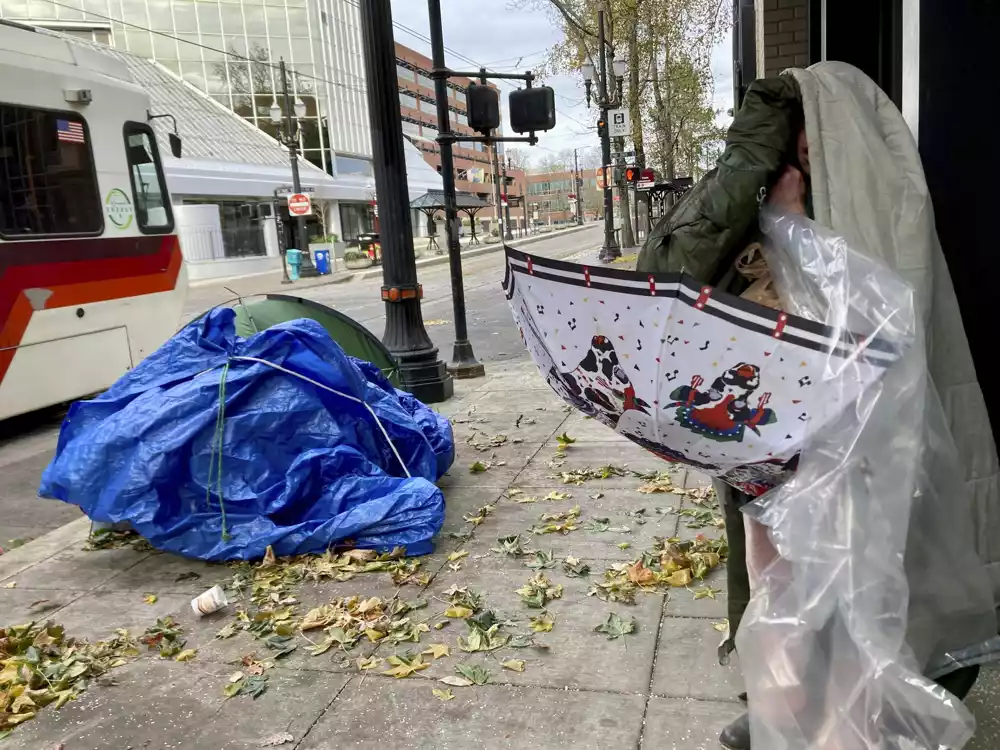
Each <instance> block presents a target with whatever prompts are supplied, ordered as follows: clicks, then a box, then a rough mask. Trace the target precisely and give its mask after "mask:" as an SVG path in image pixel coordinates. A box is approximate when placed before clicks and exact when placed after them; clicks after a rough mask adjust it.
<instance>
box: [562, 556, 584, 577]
mask: <svg viewBox="0 0 1000 750" xmlns="http://www.w3.org/2000/svg"><path fill="white" fill-rule="evenodd" d="M563 573H565V574H566V575H568V576H569V577H570V578H582V577H583V576H588V575H590V566H589V565H587V564H586V563H583V562H580V559H579V558H577V557H572V556H571V557H567V558H566V559H565V560H563Z"/></svg>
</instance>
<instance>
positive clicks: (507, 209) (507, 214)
mask: <svg viewBox="0 0 1000 750" xmlns="http://www.w3.org/2000/svg"><path fill="white" fill-rule="evenodd" d="M507 161H508V159H504V160H503V162H502V164H501V166H502V168H503V194H504V195H505V196H507V200H505V201H504V207H503V213H504V221H503V224H504V233H503V238H504V240H507V241H508V242H509V241H510V240H513V239H514V233H513V232H511V231H510V192H509V191H508V190H507Z"/></svg>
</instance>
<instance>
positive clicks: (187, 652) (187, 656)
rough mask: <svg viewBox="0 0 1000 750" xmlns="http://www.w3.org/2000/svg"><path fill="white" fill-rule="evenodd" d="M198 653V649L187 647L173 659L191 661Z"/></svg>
mask: <svg viewBox="0 0 1000 750" xmlns="http://www.w3.org/2000/svg"><path fill="white" fill-rule="evenodd" d="M197 655H198V649H196V648H187V649H184V650H183V651H181V652H180V653H179V654H177V656H175V657H174V661H191V660H192V659H193V658H194V657H196V656H197Z"/></svg>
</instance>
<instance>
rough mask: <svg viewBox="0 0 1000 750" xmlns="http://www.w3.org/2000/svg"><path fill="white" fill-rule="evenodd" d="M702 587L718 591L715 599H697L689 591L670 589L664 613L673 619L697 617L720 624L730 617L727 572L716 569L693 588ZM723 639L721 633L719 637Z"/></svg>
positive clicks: (722, 569) (723, 569)
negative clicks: (709, 587)
mask: <svg viewBox="0 0 1000 750" xmlns="http://www.w3.org/2000/svg"><path fill="white" fill-rule="evenodd" d="M701 586H711V587H712V588H713V589H718V592H717V593H716V594H715V598H714V599H711V598H709V597H705V598H702V599H695V598H694V594H693V593H692V592H691V591H690V590H688V589H670V599H669V600H668V601H667V606H666V607H665V608H664V610H663V611H664V613H665V614H666V615H669V616H672V617H696V618H709V619H711V620H713V621H716V622H719V621H722V620H723V619H725V618H726V617H727V616H728V610H727V606H728V601H729V600H728V597H727V595H726V590H725V589H726V570H725V568H724V567H722V568H716V569H715V570H713V571H712V572H711V573H709V574H708V575H707V576H705V580H704V581H699V582H696V583H695V584H693V585H692V588H699V587H701ZM718 637H719V638H721V637H722V636H721V633H720V634H719V636H718Z"/></svg>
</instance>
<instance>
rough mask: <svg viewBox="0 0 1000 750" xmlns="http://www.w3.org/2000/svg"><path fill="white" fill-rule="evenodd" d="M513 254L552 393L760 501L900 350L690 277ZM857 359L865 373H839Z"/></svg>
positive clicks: (516, 309)
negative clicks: (808, 443) (807, 444)
mask: <svg viewBox="0 0 1000 750" xmlns="http://www.w3.org/2000/svg"><path fill="white" fill-rule="evenodd" d="M506 256H507V268H506V274H505V277H504V282H503V286H504V291H505V293H506V296H507V299H508V301H509V303H510V306H511V311H512V312H513V314H514V320H515V322H516V323H517V325H518V328H519V329H520V331H521V337H522V338H523V340H524V343H525V345H526V346H527V348H528V351H529V352H530V354H531V356H532V359H533V360H534V361H535V364H536V365H538V368H539V370H540V372H541V374H542V376H543V377H544V378H545V380H546V382H547V383H548V384H549V385H550V386H551V387H552V388H553V390H555V391H556V393H558V394H559V395H560V396H561V397H562V398H563V399H565V400H566V401H567V402H569V403H570V404H572V405H573V406H575V407H576V408H577V409H579V410H580V411H582V412H583V413H584V414H587V415H589V416H591V417H593V418H594V419H597V420H599V421H600V422H603V423H604V424H606V425H608V426H609V427H611V428H613V429H614V430H616V431H617V432H618V433H620V434H621V435H623V436H625V437H627V438H629V439H631V440H633V441H634V442H636V443H638V444H639V445H641V446H643V447H644V448H647V449H648V450H650V451H652V452H653V453H655V454H656V455H658V456H660V457H662V458H664V459H666V460H668V461H672V462H677V463H682V464H687V465H689V466H693V467H695V468H698V469H699V470H701V471H703V472H705V473H707V474H710V475H712V476H715V477H719V478H721V479H723V480H725V481H726V482H728V483H730V484H732V485H733V486H735V487H738V488H739V489H741V490H743V491H744V492H747V493H748V494H751V495H755V496H756V495H760V494H763V493H764V492H766V491H767V490H768V489H770V488H772V487H774V486H776V485H778V484H780V483H781V482H782V481H784V480H785V479H787V478H788V476H790V474H791V472H793V471H794V470H795V465H796V457H797V455H798V453H799V451H800V449H801V447H802V445H803V443H804V442H805V441H806V440H807V439H808V438H809V436H810V435H812V434H815V432H816V431H817V430H821V429H823V427H824V426H825V425H828V424H829V423H830V422H831V420H833V419H834V418H836V417H837V416H838V415H839V414H840V413H841V412H842V410H843V409H844V407H845V406H846V405H847V404H849V403H851V402H853V401H854V400H855V399H856V398H857V397H858V395H859V394H860V393H861V392H862V390H863V389H864V388H865V387H867V386H868V385H869V384H870V383H873V382H875V381H876V380H877V379H878V378H879V377H880V375H881V374H882V373H883V372H884V371H885V368H886V367H887V366H888V365H890V364H892V362H894V361H895V360H896V359H897V358H898V357H899V351H898V350H897V348H896V347H894V346H893V345H891V344H889V343H887V342H885V341H882V340H880V339H878V338H876V337H874V336H872V335H868V336H864V335H861V334H851V333H845V332H834V331H833V330H832V329H830V328H828V327H826V326H824V325H822V324H820V323H817V322H815V321H811V320H806V319H804V318H799V317H796V316H794V315H790V314H788V313H785V312H782V311H780V310H773V309H771V308H768V307H764V306H762V305H758V304H756V303H753V302H749V301H748V300H745V299H742V298H740V297H734V296H732V295H729V294H725V293H723V292H721V291H719V290H717V289H714V288H713V287H711V286H707V285H705V284H702V283H701V282H699V281H697V280H696V279H694V278H693V277H691V276H690V275H688V274H683V273H680V274H645V273H638V272H635V271H625V270H619V269H615V268H606V267H591V266H585V265H577V264H573V263H567V262H564V261H558V260H552V259H550V258H542V257H538V256H534V255H529V254H527V253H523V252H520V251H518V250H514V249H512V248H507V250H506ZM847 363H850V364H851V366H852V367H853V368H854V370H855V371H856V373H857V376H856V377H852V378H850V379H845V378H838V377H836V371H837V367H838V364H844V365H846V364H847ZM845 380H846V381H847V382H846V384H845Z"/></svg>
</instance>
